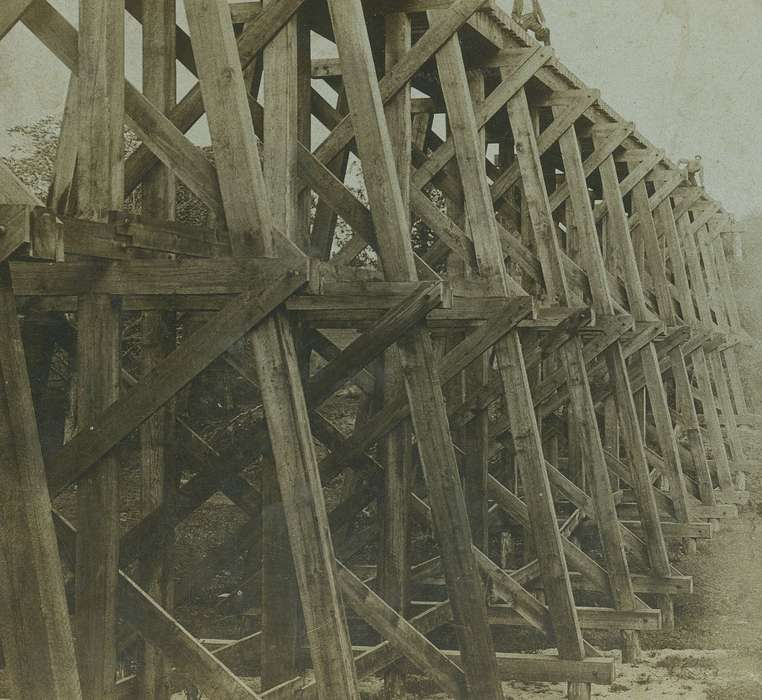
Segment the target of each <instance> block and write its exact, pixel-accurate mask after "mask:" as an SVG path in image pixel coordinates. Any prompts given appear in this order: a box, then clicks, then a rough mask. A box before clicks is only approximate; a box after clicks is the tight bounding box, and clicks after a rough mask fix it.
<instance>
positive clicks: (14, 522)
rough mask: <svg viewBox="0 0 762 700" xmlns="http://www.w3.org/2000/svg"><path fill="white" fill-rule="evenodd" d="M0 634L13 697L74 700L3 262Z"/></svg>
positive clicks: (68, 635) (70, 649) (65, 624)
mask: <svg viewBox="0 0 762 700" xmlns="http://www.w3.org/2000/svg"><path fill="white" fill-rule="evenodd" d="M0 327H2V328H3V332H2V333H0V465H1V468H0V513H2V516H0V519H1V520H2V526H1V527H0V552H2V575H1V579H0V607H1V609H0V636H1V637H2V642H3V653H4V656H5V663H6V668H7V669H8V675H9V678H10V681H11V686H12V688H13V690H14V695H13V696H14V697H19V698H51V699H52V700H68V698H72V699H73V700H79V698H81V697H82V695H81V691H80V683H79V677H78V674H77V664H76V659H75V654H74V642H73V639H72V630H71V627H70V622H69V613H68V610H67V605H66V595H65V592H64V583H63V574H62V571H61V564H60V560H59V555H58V546H57V544H56V537H55V531H54V527H53V521H52V518H51V515H50V513H51V504H50V497H49V495H48V488H47V484H46V482H45V466H44V464H43V461H42V451H41V449H40V442H39V435H38V432H37V421H36V418H35V414H34V406H33V404H32V394H31V391H30V388H29V379H28V375H27V368H26V362H25V360H24V354H23V345H22V342H21V333H20V329H19V324H18V319H17V316H16V300H15V298H14V296H13V290H12V287H11V277H10V271H9V269H8V264H7V263H5V262H3V263H0Z"/></svg>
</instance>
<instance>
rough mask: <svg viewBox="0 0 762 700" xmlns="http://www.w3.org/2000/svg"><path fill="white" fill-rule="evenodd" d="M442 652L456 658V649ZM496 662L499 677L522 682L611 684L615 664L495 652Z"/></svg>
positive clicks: (600, 659)
mask: <svg viewBox="0 0 762 700" xmlns="http://www.w3.org/2000/svg"><path fill="white" fill-rule="evenodd" d="M443 654H445V655H446V656H447V657H448V658H450V659H452V660H453V661H455V662H456V663H457V662H458V661H459V660H460V652H457V651H449V650H445V651H444V652H443ZM497 664H498V672H499V673H500V678H501V679H502V680H513V681H521V682H522V683H564V682H567V683H585V684H586V683H593V684H595V685H611V684H612V683H613V682H614V680H615V678H616V664H615V663H614V660H613V659H603V658H598V659H595V658H592V659H583V660H582V661H570V660H568V659H562V658H559V657H557V656H546V655H540V654H536V655H532V654H509V653H506V652H498V654H497Z"/></svg>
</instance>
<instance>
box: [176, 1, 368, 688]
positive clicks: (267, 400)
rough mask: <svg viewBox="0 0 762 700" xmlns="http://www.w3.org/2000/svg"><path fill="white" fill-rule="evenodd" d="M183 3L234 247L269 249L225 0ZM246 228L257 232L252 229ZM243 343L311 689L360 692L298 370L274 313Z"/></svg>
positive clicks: (266, 208) (286, 332)
mask: <svg viewBox="0 0 762 700" xmlns="http://www.w3.org/2000/svg"><path fill="white" fill-rule="evenodd" d="M186 12H187V14H188V22H189V26H190V28H191V39H192V42H193V51H194V55H195V58H196V62H197V64H198V68H199V76H200V79H201V87H202V91H203V94H204V103H205V105H206V107H207V114H208V117H209V125H210V131H211V135H212V143H213V146H214V148H215V161H216V164H217V170H218V173H219V176H220V189H221V192H222V199H223V203H224V208H225V215H226V219H227V225H228V229H229V230H230V232H231V238H232V241H231V242H232V243H233V249H234V252H236V253H237V254H244V255H245V254H246V244H247V243H248V245H249V248H250V250H252V252H254V253H258V254H260V255H261V254H264V255H272V254H273V245H274V229H273V223H272V212H271V209H270V193H269V192H268V188H267V187H266V185H265V181H264V175H263V173H262V168H261V164H260V159H259V153H258V151H257V144H256V137H255V134H254V128H253V125H252V122H251V115H250V111H249V104H248V98H247V94H246V87H245V85H244V79H243V73H242V71H241V64H240V59H239V56H238V49H237V47H236V42H235V37H234V35H233V27H232V24H231V22H230V10H229V6H228V3H227V2H225V0H217V2H206V1H204V0H189V1H188V2H186ZM252 232H256V234H255V235H254V237H253V238H251V236H252ZM247 239H249V240H248V241H247ZM250 343H251V347H252V350H253V352H254V357H255V364H256V367H257V374H258V377H259V382H260V387H261V390H262V399H263V403H264V407H265V415H266V418H267V424H268V428H269V431H270V442H271V445H272V450H273V457H274V460H275V464H276V467H277V476H278V482H279V484H280V487H281V498H282V500H283V508H284V511H285V513H286V521H287V524H288V532H289V540H290V543H291V548H292V553H293V559H294V565H295V568H296V575H297V580H298V582H299V590H300V593H301V599H302V605H303V608H304V615H305V622H306V628H307V636H308V639H309V642H310V652H311V655H312V661H313V665H314V669H315V676H316V681H317V687H318V691H319V695H320V696H321V697H326V698H332V697H340V698H348V699H352V698H358V697H359V691H358V688H357V678H356V674H355V670H354V664H353V660H352V648H351V644H350V640H349V634H348V631H347V627H346V620H345V617H344V611H343V609H342V607H341V601H340V597H339V590H338V584H337V581H336V568H335V559H334V554H333V546H332V544H331V538H330V532H329V528H328V519H327V514H326V509H325V501H324V499H323V494H322V490H321V486H320V475H319V473H318V465H317V459H316V456H315V449H314V445H313V442H312V435H311V432H310V427H309V419H308V416H307V406H306V403H305V400H304V392H303V388H302V379H301V376H300V372H299V367H298V366H297V363H296V353H295V348H294V342H293V338H292V334H291V329H290V327H289V324H288V321H287V320H286V318H285V317H284V315H283V314H282V312H276V313H275V314H274V315H273V316H271V317H269V318H268V319H267V320H265V321H264V322H263V323H261V324H260V325H259V326H258V327H257V328H256V329H255V330H254V331H253V333H252V334H251V336H250Z"/></svg>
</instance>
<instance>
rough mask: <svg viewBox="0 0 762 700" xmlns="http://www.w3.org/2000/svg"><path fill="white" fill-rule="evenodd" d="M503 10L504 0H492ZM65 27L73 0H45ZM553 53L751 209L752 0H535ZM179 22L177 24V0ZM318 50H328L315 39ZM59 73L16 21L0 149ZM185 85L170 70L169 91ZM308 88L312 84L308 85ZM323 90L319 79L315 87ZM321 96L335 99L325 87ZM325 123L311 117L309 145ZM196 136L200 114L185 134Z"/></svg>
mask: <svg viewBox="0 0 762 700" xmlns="http://www.w3.org/2000/svg"><path fill="white" fill-rule="evenodd" d="M500 2H501V3H502V4H503V6H504V7H505V8H506V9H507V10H510V5H511V4H512V3H511V2H510V0H500ZM51 3H52V4H53V5H54V6H55V7H56V8H57V9H59V10H60V11H61V12H62V13H63V14H64V16H66V17H67V18H68V19H69V20H70V21H71V22H72V23H73V24H75V25H76V21H77V2H76V0H51ZM542 5H543V9H544V11H545V15H546V17H547V19H548V22H549V24H550V26H551V27H552V29H553V43H554V48H555V49H556V52H557V54H558V55H559V56H560V58H561V59H562V60H563V61H564V62H565V63H566V64H567V65H568V66H569V67H570V68H571V69H572V70H573V71H575V72H576V73H577V74H578V75H579V76H580V77H581V78H582V79H583V80H584V81H585V82H586V83H587V84H588V85H590V87H594V88H599V89H600V90H601V92H602V95H603V97H604V99H605V100H606V101H607V102H608V103H609V104H611V105H612V106H613V107H614V108H615V109H616V110H617V111H619V112H620V113H621V114H622V116H623V117H624V118H626V119H628V120H631V121H634V122H635V123H636V124H637V125H638V128H639V129H640V130H641V131H642V132H643V134H645V136H646V137H648V138H649V139H651V140H652V141H653V142H654V143H655V144H656V145H657V146H658V147H660V148H665V149H666V150H667V152H668V154H669V155H670V156H671V157H673V158H674V159H675V160H677V159H678V158H684V157H692V156H693V155H694V154H696V153H700V154H701V155H702V156H703V158H704V162H705V165H706V182H707V187H708V189H709V190H710V192H711V193H712V194H714V195H715V196H716V197H717V198H719V199H720V200H722V201H723V202H724V204H725V205H726V206H727V207H728V208H729V209H730V210H732V211H736V212H737V213H738V214H739V215H741V216H743V215H746V214H748V213H750V212H754V211H758V210H760V209H762V206H761V205H760V195H759V193H760V190H761V187H760V186H761V185H762V169H760V168H759V163H760V162H762V141H760V140H758V139H756V138H755V136H754V135H755V134H756V132H757V130H758V129H759V126H760V125H759V120H760V114H762V61H760V60H759V57H760V53H759V38H760V33H762V0H736V1H735V2H732V3H730V2H728V1H727V0H724V1H717V2H706V0H638V2H616V1H612V0H575V2H573V3H570V2H568V1H565V0H544V1H543V3H542ZM178 16H179V23H180V25H181V26H183V27H185V28H187V23H186V20H185V16H184V12H183V5H182V2H179V3H178ZM127 27H128V30H127V77H128V79H129V80H130V81H132V82H133V84H134V85H135V86H136V87H138V88H139V87H140V83H141V80H140V73H141V65H140V30H139V26H138V23H137V22H135V21H134V20H129V21H128V24H127ZM315 52H316V54H318V55H322V56H329V55H335V47H334V46H333V45H332V44H330V43H329V42H327V41H325V40H323V39H319V38H316V40H315ZM67 83H68V71H67V70H66V69H65V68H64V67H63V66H62V65H61V64H60V63H58V61H57V60H56V59H55V58H53V57H52V55H51V54H50V53H49V52H48V50H47V49H46V48H45V47H44V46H42V44H40V43H39V42H38V41H37V40H36V39H35V37H33V36H32V35H31V33H30V32H29V31H28V30H27V29H26V28H25V27H23V26H17V27H16V28H14V29H13V30H12V31H11V33H10V34H9V35H8V36H7V37H6V38H5V39H4V40H3V41H2V42H0V151H2V152H7V150H8V148H9V146H10V144H11V139H10V137H9V136H8V135H7V134H6V129H8V128H9V127H11V126H13V125H15V124H26V123H31V122H34V121H36V120H38V119H40V118H41V117H44V116H46V115H48V114H60V113H61V112H62V110H63V102H64V98H65V95H66V87H67ZM193 83H194V79H193V77H192V76H191V75H190V74H189V73H188V72H187V71H186V70H184V69H182V68H181V69H180V71H179V80H178V84H179V94H180V95H182V94H184V92H185V91H187V90H188V89H189V88H190V87H191V86H192V85H193ZM316 86H317V82H316ZM321 90H323V88H321ZM323 94H324V96H325V97H326V98H327V99H329V100H330V101H331V103H332V104H335V99H336V96H335V93H333V91H331V90H330V89H325V90H324V91H323ZM324 134H325V130H324V129H322V127H319V126H317V125H316V127H315V129H314V133H313V139H314V140H315V141H316V142H318V141H319V140H320V139H322V138H323V136H324ZM190 136H191V138H192V139H193V140H194V141H195V142H196V143H198V144H200V145H204V144H206V143H208V141H209V136H208V129H207V127H206V123H205V121H204V120H202V121H200V122H199V123H198V124H197V125H196V126H195V127H194V129H193V130H192V131H191V133H190Z"/></svg>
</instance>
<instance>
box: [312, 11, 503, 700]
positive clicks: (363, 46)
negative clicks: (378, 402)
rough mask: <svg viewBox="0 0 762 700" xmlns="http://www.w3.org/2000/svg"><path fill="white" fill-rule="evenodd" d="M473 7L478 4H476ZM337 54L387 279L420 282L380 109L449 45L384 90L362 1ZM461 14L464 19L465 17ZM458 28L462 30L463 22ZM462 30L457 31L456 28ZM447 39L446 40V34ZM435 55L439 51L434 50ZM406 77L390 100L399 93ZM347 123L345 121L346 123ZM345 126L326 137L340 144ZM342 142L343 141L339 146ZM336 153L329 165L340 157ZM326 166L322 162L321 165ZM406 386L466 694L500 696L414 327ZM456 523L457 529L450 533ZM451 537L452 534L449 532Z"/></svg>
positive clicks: (434, 384) (451, 470) (441, 414)
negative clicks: (460, 651) (462, 657)
mask: <svg viewBox="0 0 762 700" xmlns="http://www.w3.org/2000/svg"><path fill="white" fill-rule="evenodd" d="M472 4H473V6H474V9H476V7H477V6H478V3H476V2H474V3H472ZM464 5H467V3H464V2H460V1H459V2H457V3H455V4H454V5H453V6H452V8H451V9H450V10H448V11H445V14H444V15H443V18H444V19H443V20H440V22H441V23H442V24H445V23H446V20H447V19H450V18H451V17H452V16H453V15H454V14H455V13H457V12H459V11H462V10H463V7H464ZM328 6H329V10H330V13H331V19H332V23H333V29H334V34H335V37H336V43H337V46H338V49H339V56H340V58H341V61H342V67H343V71H344V76H345V81H344V86H345V89H346V92H347V98H348V102H349V107H350V114H351V124H352V127H353V129H354V132H355V136H356V141H357V146H358V151H359V154H360V157H361V159H362V161H363V162H364V163H373V164H374V167H373V168H371V169H367V168H366V176H365V185H366V188H367V192H368V200H369V202H370V204H371V213H372V215H373V222H374V224H375V229H376V235H377V238H378V241H379V248H380V251H381V260H382V264H383V267H384V273H385V276H386V278H387V279H389V280H415V279H416V278H417V273H416V269H415V262H414V259H413V250H412V245H411V242H410V239H409V235H408V229H409V223H408V215H407V210H406V207H405V204H404V202H403V199H402V191H401V189H400V185H399V179H398V174H397V167H396V163H395V159H394V151H393V150H392V143H391V138H390V135H389V128H388V124H387V122H386V117H385V115H384V112H383V102H382V90H384V91H385V88H384V87H382V86H384V85H386V84H391V83H393V81H394V80H395V78H396V76H404V75H405V73H406V71H405V70H402V69H400V66H402V67H403V68H404V66H405V64H406V61H407V59H409V58H410V57H412V56H415V55H418V54H419V52H420V51H422V50H425V47H426V46H428V45H429V44H428V42H429V40H430V39H431V37H432V36H433V37H434V38H435V39H436V41H435V43H436V48H438V47H439V46H441V44H442V43H443V42H444V41H446V39H447V36H441V37H439V36H438V35H437V34H436V32H437V31H440V27H441V26H442V24H434V25H432V26H431V27H430V28H429V30H428V32H427V34H426V35H424V37H422V38H421V39H420V40H419V41H418V42H417V43H416V45H415V47H414V48H413V49H411V50H410V52H408V53H407V55H406V58H405V59H403V60H402V61H401V62H398V63H397V64H396V65H395V67H394V68H393V69H392V70H391V71H389V72H387V74H386V75H385V77H384V78H383V80H382V86H379V84H378V82H377V81H376V78H375V68H374V65H373V59H372V55H371V50H370V42H369V40H368V35H367V29H366V26H365V18H364V15H363V10H362V5H361V3H360V2H359V0H352V1H351V2H338V0H330V1H329V3H328ZM458 17H459V18H460V17H462V21H465V19H466V18H467V17H468V14H466V16H465V17H463V16H462V15H458ZM457 26H460V22H459V23H458V25H457ZM455 28H456V29H457V27H455ZM448 36H449V35H448ZM434 50H436V49H434ZM409 77H412V76H407V77H406V78H405V80H403V81H402V84H401V85H399V86H398V87H397V88H396V89H395V90H394V91H393V92H392V91H391V90H389V91H388V92H387V93H386V95H385V96H386V97H387V99H388V98H390V97H391V96H392V95H393V94H396V93H397V92H398V91H399V90H400V89H402V88H403V87H404V86H405V84H406V83H407V80H408V79H409ZM345 123H346V122H345ZM341 129H342V127H341V125H339V127H337V129H335V130H334V132H333V133H332V136H329V137H328V140H327V142H330V141H331V140H332V137H333V138H334V139H335V136H334V135H335V134H336V133H337V132H340V130H341ZM327 142H324V143H323V145H322V146H321V147H320V148H318V152H319V153H321V158H322V156H323V155H325V153H327V152H328V153H329V151H327V149H326V148H325V146H326V143H327ZM336 143H338V141H336ZM335 155H336V154H335V153H333V154H331V155H329V156H328V157H327V158H325V160H328V159H330V158H332V157H333V156H335ZM324 162H325V161H324ZM398 348H399V350H400V359H401V364H402V370H403V375H404V379H405V386H406V389H407V394H408V400H409V403H410V409H411V414H412V420H413V425H414V428H415V433H416V436H417V439H418V447H419V454H420V456H421V462H422V465H423V470H424V475H425V477H426V482H427V485H428V488H429V497H430V499H431V504H432V508H433V515H434V522H435V523H436V531H437V533H438V535H439V537H438V539H439V546H440V548H441V552H442V559H443V562H444V567H445V573H446V577H447V580H448V583H449V591H450V596H451V598H452V600H453V609H454V611H455V615H456V622H457V627H456V630H457V633H458V636H459V641H460V643H461V648H462V649H463V652H464V655H465V659H466V663H465V673H466V679H467V683H468V689H469V692H470V693H472V694H474V695H477V696H479V697H484V698H501V697H502V692H501V689H500V685H499V681H498V679H497V669H496V664H495V659H494V647H493V644H492V639H491V635H490V633H489V625H488V624H487V614H486V608H485V605H484V592H483V586H482V581H481V579H480V577H479V574H478V571H477V569H476V566H475V564H474V561H473V555H472V553H471V533H470V530H469V527H468V519H467V514H466V508H465V500H464V497H463V492H462V487H461V483H460V477H459V474H458V466H457V462H456V459H455V453H454V451H453V446H452V437H451V435H450V431H449V425H448V423H447V413H446V408H445V404H444V397H443V394H442V388H441V385H440V379H439V376H438V373H437V372H436V368H435V365H434V362H433V348H432V346H431V340H430V338H429V337H428V335H426V334H425V332H423V331H422V330H416V331H414V332H412V333H410V334H408V336H407V337H406V338H405V339H404V341H403V342H400V343H398ZM453 523H457V526H456V527H455V528H453V527H452V526H453ZM445 533H447V534H445Z"/></svg>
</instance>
